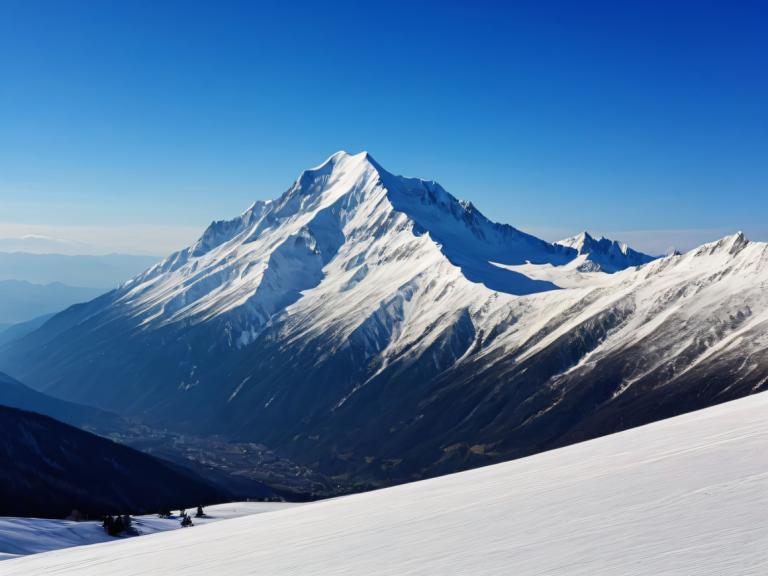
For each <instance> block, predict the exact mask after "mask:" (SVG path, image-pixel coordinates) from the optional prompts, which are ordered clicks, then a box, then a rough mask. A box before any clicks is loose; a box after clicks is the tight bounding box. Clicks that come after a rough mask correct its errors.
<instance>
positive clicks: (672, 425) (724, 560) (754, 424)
mask: <svg viewBox="0 0 768 576" xmlns="http://www.w3.org/2000/svg"><path fill="white" fill-rule="evenodd" d="M767 447H768V394H765V393H761V394H757V395H754V396H750V397H747V398H743V399H740V400H736V401H733V402H729V403H726V404H721V405H719V406H715V407H712V408H708V409H705V410H701V411H698V412H693V413H689V414H686V415H683V416H679V417H676V418H672V419H669V420H665V421H660V422H656V423H654V424H650V425H648V426H644V427H640V428H635V429H632V430H629V431H625V432H621V433H618V434H613V435H610V436H605V437H602V438H599V439H596V440H592V441H589V442H584V443H581V444H576V445H573V446H570V447H566V448H562V449H559V450H553V451H550V452H545V453H541V454H538V455H535V456H531V457H528V458H524V459H520V460H516V461H513V462H509V463H505V464H498V465H494V466H488V467H485V468H481V469H476V470H472V471H469V472H463V473H459V474H453V475H449V476H444V477H441V478H435V479H432V480H426V481H422V482H416V483H412V484H408V485H402V486H397V487H394V488H389V489H383V490H378V491H374V492H368V493H364V494H358V495H354V496H348V497H342V498H336V499H332V500H326V501H321V502H317V503H313V504H308V505H304V506H300V507H296V508H292V509H287V510H281V511H278V512H273V513H269V514H259V515H254V516H246V517H242V518H237V519H233V520H225V521H222V522H218V523H215V524H209V525H206V526H198V527H194V528H193V529H187V530H174V531H172V532H165V533H159V534H152V535H148V536H143V537H140V538H132V539H126V540H121V541H116V542H110V543H105V544H95V545H91V546H81V547H76V548H69V549H66V550H59V551H55V552H47V553H44V554H37V555H32V556H27V557H24V558H19V559H13V560H8V561H5V562H3V563H2V565H1V566H2V573H3V575H4V576H17V575H18V576H22V575H23V576H36V575H43V574H56V575H60V576H63V575H67V574H76V575H78V576H91V575H93V576H97V575H98V576H101V575H103V574H110V575H112V576H134V575H135V576H139V575H142V576H144V575H153V574H157V575H160V574H162V575H168V574H184V575H185V576H196V575H211V574H226V575H228V576H236V575H244V574H265V575H270V576H277V575H283V574H286V575H287V574H302V575H307V574H317V575H321V574H322V575H324V576H328V575H355V576H359V575H361V574H378V575H398V576H402V575H406V574H432V575H433V574H440V575H447V574H472V575H476V574H483V575H488V574H498V575H502V574H503V575H508V574H515V575H518V576H520V575H544V574H546V575H549V576H551V575H556V574H563V575H566V574H567V575H569V576H574V575H585V576H586V575H590V576H592V575H595V574H611V575H622V576H625V575H631V574H648V575H651V574H653V575H661V574H679V575H686V576H691V575H701V574H712V575H715V574H717V575H726V574H727V575H729V576H733V575H756V574H767V573H768V450H766V448H767Z"/></svg>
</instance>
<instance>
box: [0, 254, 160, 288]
mask: <svg viewBox="0 0 768 576" xmlns="http://www.w3.org/2000/svg"><path fill="white" fill-rule="evenodd" d="M158 260H159V258H156V257H154V256H135V255H129V254H107V255H104V256H65V255H63V254H32V253H29V252H0V280H25V281H27V282H32V283H34V284H50V283H51V282H61V283H62V284H68V285H69V286H87V287H89V288H102V289H104V290H105V291H106V290H109V289H112V288H116V287H117V286H118V285H119V284H120V283H122V282H125V281H126V280H128V279H129V278H132V277H133V276H135V275H136V274H138V273H139V272H141V271H143V270H145V269H147V268H149V267H150V266H152V265H153V264H155V263H156V262H157V261H158Z"/></svg>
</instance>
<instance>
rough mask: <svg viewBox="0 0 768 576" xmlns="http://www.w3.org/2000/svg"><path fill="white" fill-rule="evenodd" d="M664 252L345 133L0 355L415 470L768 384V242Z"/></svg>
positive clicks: (45, 380) (52, 377)
mask: <svg viewBox="0 0 768 576" xmlns="http://www.w3.org/2000/svg"><path fill="white" fill-rule="evenodd" d="M648 259H649V258H648V257H647V256H644V255H642V254H639V253H637V252H634V251H632V250H631V249H629V248H627V247H624V246H622V245H618V244H614V243H612V242H611V241H608V240H599V241H595V240H594V239H591V238H588V237H587V236H586V235H583V236H582V238H581V239H580V240H579V241H573V242H571V243H570V244H569V245H562V244H550V243H548V242H545V241H542V240H539V239H537V238H535V237H533V236H530V235H528V234H525V233H523V232H521V231H519V230H517V229H515V228H512V227H511V226H506V225H500V224H495V223H493V222H491V221H490V220H488V219H487V218H485V217H484V216H483V215H482V214H480V213H479V212H478V210H477V209H476V208H474V207H473V206H472V204H470V203H468V202H460V201H458V200H456V199H455V198H454V197H453V196H451V195H450V194H448V193H447V192H446V191H445V190H444V189H443V188H441V187H440V186H439V185H438V184H437V183H435V182H432V181H425V180H419V179H413V178H404V177H400V176H395V175H393V174H391V173H389V172H387V171H386V170H384V169H383V168H382V167H381V166H380V165H379V164H378V163H376V161H374V160H373V159H372V158H371V157H370V156H369V155H368V154H366V153H361V154H356V155H350V154H346V153H343V152H340V153H337V154H334V155H333V156H331V157H330V158H329V159H328V160H327V161H326V162H324V163H323V164H321V165H320V166H318V167H317V168H314V169H311V170H307V171H305V172H304V173H302V175H301V176H300V177H299V178H298V179H297V180H296V182H295V183H294V184H293V185H292V186H291V187H290V188H289V189H288V191H287V192H285V193H284V194H283V195H282V196H280V197H279V198H278V199H277V200H273V201H268V202H257V203H255V204H254V205H253V206H251V207H250V208H249V209H248V210H247V211H246V212H245V213H243V214H242V215H241V216H239V217H237V218H235V219H234V220H230V221H224V222H215V223H213V224H212V225H211V226H210V227H209V228H208V229H207V230H206V231H205V233H204V234H203V235H202V236H201V238H200V239H199V240H198V241H197V242H196V243H195V244H194V245H193V246H190V247H189V248H187V249H185V250H182V251H181V252H178V253H176V254H173V255H172V256H170V257H169V258H167V259H166V260H164V261H163V262H161V263H160V264H158V265H156V266H154V267H153V268H151V269H149V270H148V271H147V272H145V273H144V274H141V275H139V276H137V277H136V278H134V279H133V280H131V281H129V282H128V283H126V284H125V285H123V286H122V287H121V288H120V289H118V290H116V291H114V292H112V293H110V294H108V295H105V296H103V297H101V298H98V299H96V300H94V301H92V302H90V303H88V304H85V305H79V306H75V307H73V308H71V309H69V310H68V311H66V312H64V313H62V314H59V315H57V316H55V317H54V318H52V319H51V320H50V321H49V322H47V323H46V324H45V325H44V326H43V327H42V328H40V329H39V330H37V331H36V332H34V333H32V334H30V335H28V336H26V337H24V338H22V339H20V340H17V341H15V342H12V343H10V344H8V345H6V346H4V347H2V348H0V369H4V370H6V371H8V372H9V373H11V374H14V376H17V377H19V378H22V379H23V380H24V381H25V382H27V383H29V384H31V385H33V386H36V387H38V388H40V389H42V390H44V391H46V392H48V393H50V394H52V395H55V396H58V397H62V398H66V399H68V400H73V401H79V402H83V403H91V404H95V405H97V406H99V407H102V408H108V409H110V410H115V411H118V412H120V413H123V414H130V415H133V416H136V417H141V418H144V419H146V420H148V421H150V422H163V423H164V424H165V425H171V426H174V427H176V428H177V429H180V430H194V431H195V432H196V433H205V432H209V433H217V434H223V435H226V436H229V437H231V438H235V439H245V440H249V441H258V442H262V443H264V444H266V445H268V446H269V447H271V448H274V449H276V450H278V451H281V452H282V453H284V454H287V455H289V456H290V457H292V458H293V459H295V460H297V461H300V462H301V463H303V464H307V465H312V466H315V467H317V468H318V469H320V470H322V471H323V472H324V473H326V474H339V475H341V476H346V477H350V478H365V479H366V480H368V479H373V480H374V481H380V482H384V483H389V482H397V481H402V480H407V479H413V478H418V477H423V476H427V475H433V474H437V473H441V472H446V471H453V470H456V469H459V468H463V467H471V466H475V465H480V464H485V463H490V462H494V461H499V460H502V459H508V458H512V457H517V456H521V455H525V454H530V453H533V452H537V451H540V450H543V449H546V448H551V447H554V446H558V445H562V444H565V443H568V442H572V441H575V440H579V439H583V438H588V437H592V436H596V435H599V434H603V433H606V432H611V431H615V430H618V429H621V428H625V427H629V426H632V425H637V424H641V423H645V422H648V421H651V420H655V419H658V418H662V417H665V416H670V415H673V414H678V413H681V412H684V411H687V410H690V409H694V408H698V407H702V406H706V405H709V404H712V403H716V402H720V401H724V400H727V399H730V398H735V397H738V396H742V395H745V394H749V393H752V392H756V391H759V390H761V389H762V388H763V387H764V386H765V383H766V378H768V354H767V353H766V350H768V339H766V336H765V334H767V333H768V331H767V330H766V328H768V291H766V290H765V287H766V283H768V248H767V246H766V244H763V243H755V242H749V241H747V240H746V239H745V238H744V236H743V235H741V234H736V235H734V236H730V237H726V238H724V239H722V240H720V241H718V242H713V243H711V244H706V245H704V246H702V247H700V248H698V249H696V250H693V251H691V252H689V253H687V254H684V255H673V256H669V257H666V258H662V259H657V260H653V261H650V262H648V263H645V264H644V265H642V266H639V267H634V266H633V265H634V264H640V263H642V262H645V261H646V260H648ZM609 272H610V273H609ZM169 413H170V414H173V419H172V422H171V423H170V424H168V414H169Z"/></svg>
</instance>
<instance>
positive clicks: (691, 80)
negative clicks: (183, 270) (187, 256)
mask: <svg viewBox="0 0 768 576" xmlns="http://www.w3.org/2000/svg"><path fill="white" fill-rule="evenodd" d="M300 4H301V5H300V6H297V5H296V4H285V5H277V6H256V5H254V4H252V3H246V2H228V3H226V4H224V5H219V6H214V5H213V4H204V3H181V2H165V3H151V4H150V3H148V2H138V3H134V4H131V5H118V4H115V5H106V4H99V3H92V2H84V1H83V2H75V1H73V2H69V3H66V5H65V4H61V3H56V2H52V1H32V2H21V1H18V0H11V1H8V2H4V3H3V4H2V6H0V75H1V76H0V77H2V79H3V80H2V84H0V126H2V127H3V128H2V130H0V250H3V249H8V250H11V249H14V247H15V249H29V250H31V251H56V252H62V253H105V252H133V253H143V254H155V255H164V254H166V253H168V252H170V251H172V250H174V249H177V248H180V247H181V246H183V245H185V244H188V243H190V242H191V241H192V240H194V238H196V237H197V236H198V235H199V234H200V233H201V232H202V230H203V228H204V227H205V226H206V225H207V224H208V223H209V222H210V221H211V220H214V219H222V218H231V217H234V216H235V215H237V214H239V213H240V212H242V211H243V210H244V209H245V208H247V206H248V205H250V204H251V203H252V202H253V201H254V200H257V199H269V198H274V197H276V196H278V195H279V194H280V193H281V192H282V191H284V190H285V189H286V188H288V186H289V185H290V183H291V182H292V181H293V179H295V178H296V177H297V176H298V175H299V173H300V172H301V170H303V169H304V168H308V167H311V166H314V165H317V164H319V163H320V162H322V161H323V159H324V158H326V157H327V156H329V155H330V154H332V153H333V152H335V151H336V150H339V149H346V150H349V151H351V152H356V151H359V150H363V149H366V150H369V151H370V152H371V154H373V156H374V157H375V158H376V159H377V160H378V161H379V162H380V163H381V164H382V165H383V166H385V167H386V168H387V169H388V170H390V171H392V172H395V173H400V174H404V175H408V176H419V177H423V178H427V179H434V180H437V181H439V182H440V183H441V184H442V185H443V186H444V187H445V188H446V189H447V190H448V191H449V192H451V193H452V194H454V195H455V196H457V197H459V198H464V199H468V200H471V201H472V202H473V203H474V204H475V205H477V206H478V208H479V209H480V210H481V211H482V212H483V213H484V214H485V215H486V216H488V217H489V218H491V219H493V220H496V221H500V222H506V223H509V224H512V225H514V226H516V227H518V228H521V229H523V230H525V231H528V232H531V233H534V234H536V235H539V236H541V237H543V238H545V239H547V240H556V239H559V238H562V237H565V236H569V235H572V234H575V233H577V232H579V231H581V230H583V229H587V230H589V231H590V232H592V233H595V234H598V235H599V234H605V235H606V236H609V237H613V238H617V239H620V240H624V241H627V242H628V243H630V244H631V245H632V246H633V247H635V248H637V249H640V250H644V251H646V252H649V253H654V254H658V253H661V252H664V251H665V250H666V249H667V248H668V247H670V246H674V247H676V248H679V249H683V250H684V249H688V248H691V247H693V246H695V245H698V244H700V243H702V242H705V241H708V240H713V239H715V238H718V237H721V236H724V235H726V234H729V233H732V232H734V231H736V230H744V231H745V232H746V234H747V236H748V237H750V238H751V239H755V240H768V225H766V224H765V219H764V215H765V213H766V209H767V208H768V194H766V189H767V188H768V186H767V184H768V163H766V162H765V158H766V157H768V111H767V110H766V108H765V106H764V103H765V102H766V101H767V100H768V75H766V74H765V73H764V72H765V64H764V54H765V53H766V52H768V39H766V37H765V35H764V33H763V28H764V22H765V21H766V16H768V7H766V5H765V4H763V3H760V2H743V3H739V4H738V5H732V4H728V5H726V4H725V3H723V2H697V3H685V2H683V3H678V4H675V5H669V4H650V3H628V4H626V3H622V4H623V5H622V6H619V5H617V4H615V3H610V2H589V3H579V4H578V5H574V4H573V3H567V2H552V3H546V4H543V3H534V2H522V3H515V5H514V6H504V7H502V6H498V5H495V4H493V3H490V2H479V3H472V4H469V3H461V2H439V3H438V2H425V3H420V4H419V6H411V5H409V4H408V3H404V2H394V3H388V4H387V7H386V10H385V9H382V8H381V7H375V6H372V5H361V4H360V3H351V2H340V3H335V4H334V5H333V8H332V9H329V8H328V7H327V6H313V5H312V4H310V3H300ZM726 6H727V7H728V10H727V11H726V10H725V9H724V8H725V7H726ZM150 8H151V9H150ZM147 14H151V15H152V16H151V17H150V18H147V16H146V15H147ZM617 23H619V24H618V25H617Z"/></svg>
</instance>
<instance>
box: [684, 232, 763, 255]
mask: <svg viewBox="0 0 768 576" xmlns="http://www.w3.org/2000/svg"><path fill="white" fill-rule="evenodd" d="M749 243H750V241H749V239H748V238H747V237H746V235H745V234H744V232H742V231H741V230H739V231H738V232H736V233H735V234H729V235H728V236H723V237H722V238H720V239H719V240H715V241H714V242H707V243H706V244H702V245H701V246H699V247H698V248H695V249H694V250H692V254H693V255H694V257H695V256H702V255H706V254H714V253H716V252H728V253H729V254H731V255H735V254H738V253H739V252H741V251H742V250H743V249H744V248H746V247H747V245H748V244H749Z"/></svg>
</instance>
